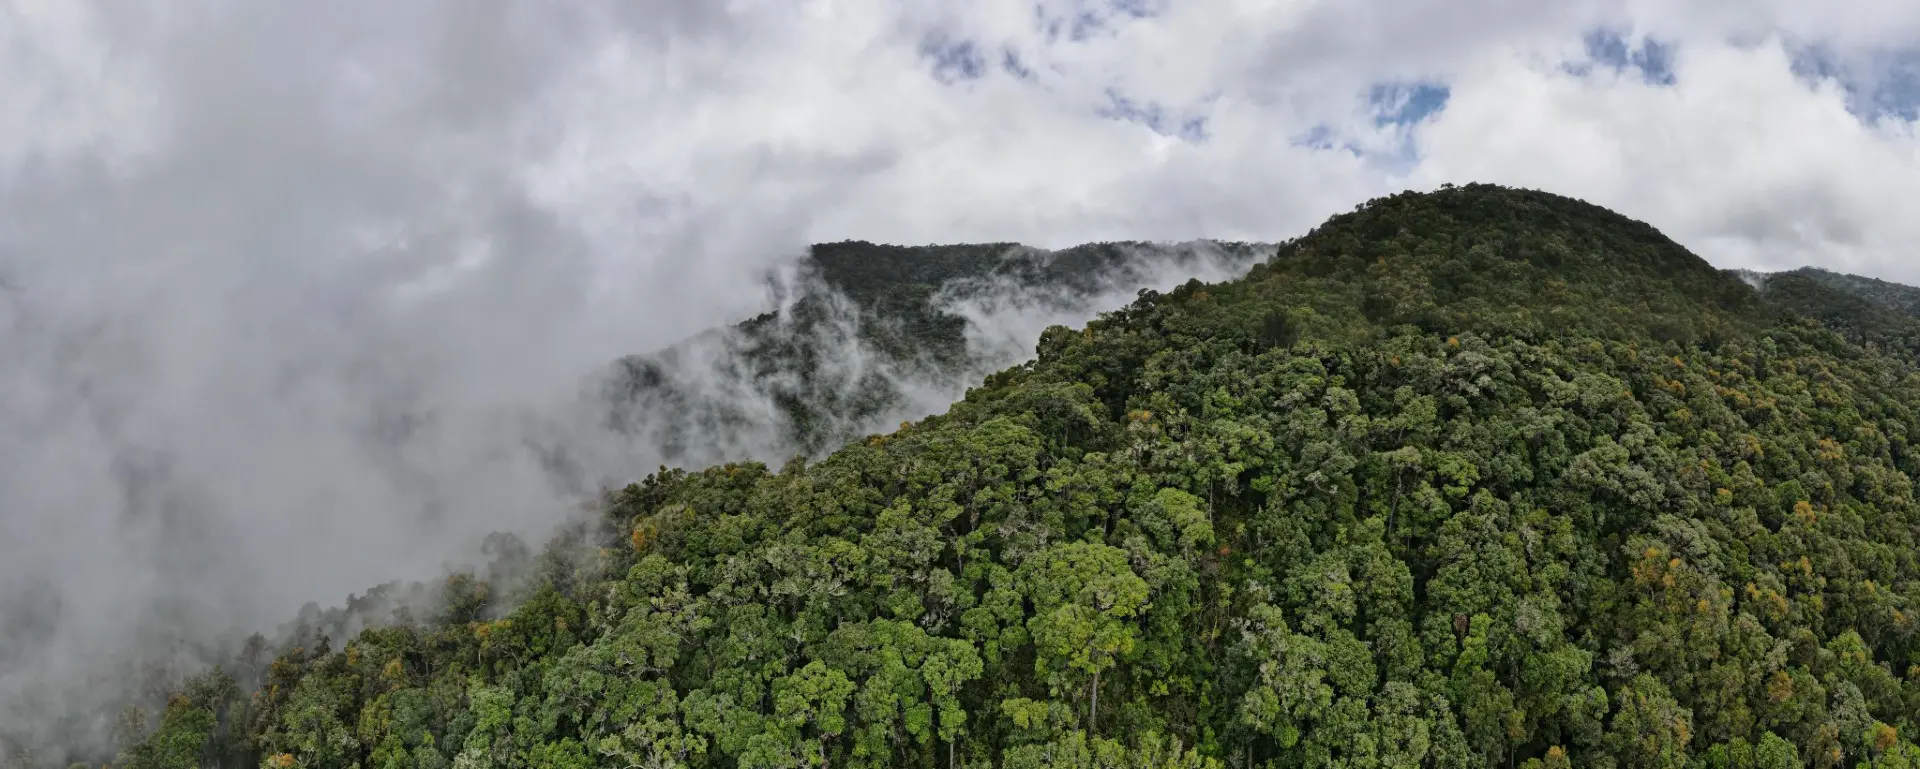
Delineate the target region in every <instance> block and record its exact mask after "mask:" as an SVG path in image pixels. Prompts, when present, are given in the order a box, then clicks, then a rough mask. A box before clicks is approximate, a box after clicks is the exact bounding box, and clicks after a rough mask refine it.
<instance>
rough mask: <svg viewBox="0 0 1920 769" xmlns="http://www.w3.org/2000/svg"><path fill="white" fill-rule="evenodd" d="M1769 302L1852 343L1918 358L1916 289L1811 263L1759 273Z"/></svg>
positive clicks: (1919, 322)
mask: <svg viewBox="0 0 1920 769" xmlns="http://www.w3.org/2000/svg"><path fill="white" fill-rule="evenodd" d="M1761 281H1762V283H1761V286H1762V292H1763V294H1764V295H1765V297H1766V299H1767V301H1769V302H1771V303H1773V304H1775V305H1777V306H1779V307H1780V308H1782V309H1783V310H1785V311H1787V312H1790V313H1794V314H1797V315H1802V316H1805V317H1808V318H1811V319H1814V320H1817V321H1819V322H1820V323H1821V324H1822V325H1824V326H1826V327H1827V328H1830V329H1833V330H1834V331H1836V332H1838V333H1840V334H1841V335H1843V336H1845V337H1846V338H1847V340H1848V341H1850V342H1853V343H1854V344H1858V345H1862V346H1866V347H1871V348H1875V349H1884V350H1886V351H1888V352H1891V353H1894V354H1897V355H1903V356H1905V357H1906V358H1907V359H1909V360H1920V289H1916V288H1911V287H1908V286H1902V285H1900V284H1898V283H1888V282H1886V281H1882V280H1874V279H1872V278H1863V277H1860V276H1857V275H1842V274H1839V273H1834V272H1828V271H1826V270H1821V269H1816V268H1813V267H1802V268H1800V269H1798V270H1791V271H1788V272H1780V273H1774V274H1771V275H1766V276H1763V277H1762V278H1761Z"/></svg>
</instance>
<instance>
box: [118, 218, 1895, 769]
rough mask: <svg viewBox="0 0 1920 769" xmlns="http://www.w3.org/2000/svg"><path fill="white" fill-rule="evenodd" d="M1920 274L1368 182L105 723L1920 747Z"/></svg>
mask: <svg viewBox="0 0 1920 769" xmlns="http://www.w3.org/2000/svg"><path fill="white" fill-rule="evenodd" d="M845 268H846V269H849V270H857V269H862V264H861V263H859V262H857V261H855V262H851V263H849V264H848V265H845ZM876 269H878V268H877V267H876ZM927 269H933V268H932V267H928V268H927ZM1776 280H1777V281H1779V282H1777V283H1776V282H1775V281H1776ZM923 282H924V281H923ZM1888 285H1890V284H1888ZM1894 288H1900V287H1894ZM1886 291H1887V292H1888V293H1889V294H1892V293H1896V292H1894V290H1893V289H1886ZM1911 309H1912V308H1911V307H1908V308H1902V307H1900V306H1899V305H1897V304H1896V303H1891V302H1890V301H1889V300H1887V299H1886V298H1885V297H1884V296H1880V295H1878V294H1875V293H1873V292H1869V291H1865V290H1863V289H1861V288H1860V287H1859V286H1850V285H1849V284H1847V283H1844V282H1841V281H1838V280H1833V279H1829V278H1828V277H1827V276H1822V275H1810V274H1790V275H1783V276H1776V277H1775V278H1770V279H1768V280H1767V282H1766V288H1765V289H1764V290H1756V289H1755V288H1754V287H1753V286H1751V285H1750V284H1749V283H1748V282H1746V281H1744V280H1743V279H1742V278H1741V276H1738V275H1736V274H1733V273H1730V272H1723V271H1720V270H1717V269H1715V268H1713V267H1711V266H1709V265H1708V264H1707V263H1706V262H1705V261H1703V260H1701V259H1699V258H1698V257H1696V256H1694V255H1692V254H1690V253H1688V252H1687V251H1686V250H1685V249H1683V248H1681V247H1680V246H1678V245H1677V244H1675V243H1673V242H1672V241H1670V240H1669V239H1667V238H1666V237H1664V236H1662V235H1661V234H1660V233H1659V232H1657V231H1655V230H1654V229H1653V228H1652V227H1650V226H1648V225H1646V224H1643V223H1640V222H1636V221H1632V220H1629V219H1627V218H1625V217H1622V216H1619V215H1617V214H1614V213H1612V212H1609V211H1606V210H1604V209H1601V208H1599V207H1596V206H1592V205H1588V204H1585V203H1582V202H1579V201H1575V200H1571V199H1568V198H1563V197H1558V196H1554V195H1550V194H1545V193H1540V192H1532V191H1523V190H1516V189H1507V188H1501V187H1495V186H1488V185H1472V186H1467V187H1458V188H1451V187H1450V188H1444V189H1442V190H1440V191H1437V192H1433V193H1426V194H1413V193H1408V194H1401V195H1395V196H1393V197H1389V198H1385V199H1380V200H1375V201H1371V202H1369V203H1367V204H1366V205H1364V206H1362V207H1360V208H1359V209H1358V210H1356V211H1354V212H1351V213H1347V214H1342V215H1340V216H1336V217H1334V218H1333V219H1331V220H1329V221H1328V222H1326V223H1325V224H1324V225H1322V226H1321V227H1319V228H1317V229H1316V230H1314V231H1313V232H1312V233H1310V234H1308V235H1306V236H1304V237H1302V238H1299V239H1296V240H1293V241H1289V242H1287V243H1283V244H1280V245H1278V246H1277V247H1273V254H1272V256H1271V258H1269V259H1267V260H1265V261H1264V262H1262V263H1260V264H1258V265H1257V266H1255V267H1254V268H1253V269H1252V270H1251V272H1249V273H1248V274H1247V275H1246V276H1245V277H1244V278H1242V279H1239V280H1235V281H1231V282H1226V283H1220V284H1214V285H1203V284H1200V283H1198V282H1194V283H1189V284H1187V285H1184V286H1182V287H1180V288H1178V289H1176V290H1173V291H1170V292H1167V293H1164V294H1161V293H1154V292H1142V293H1141V294H1140V296H1139V298H1138V300H1137V301H1135V302H1134V303H1132V304H1131V305H1130V306H1128V307H1124V308H1121V309H1118V310H1115V311H1113V312H1111V313H1108V314H1106V315H1104V316H1102V317H1101V318H1099V319H1098V320H1095V321H1093V322H1091V323H1089V324H1088V325H1087V326H1086V327H1085V328H1082V329H1077V330H1076V329H1069V328H1064V327H1054V328H1052V329H1050V330H1048V331H1047V332H1046V333H1045V335H1044V336H1043V337H1042V338H1041V339H1040V340H1039V343H1038V346H1037V351H1036V352H1037V357H1036V358H1035V359H1034V360H1032V361H1031V362H1029V363H1026V364H1023V365H1020V366H1016V367H1013V368H1010V369H1007V370H1005V371H1002V372H999V373H997V374H994V375H993V376H991V377H989V378H987V379H986V380H985V381H984V382H982V383H981V384H980V386H978V387H977V388H975V389H973V390H972V391H970V392H969V393H968V395H967V396H966V398H965V399H964V400H963V401H961V402H959V403H956V404H954V405H953V407H952V409H951V410H950V411H949V412H947V413H945V414H942V415H939V416H934V417H931V418H928V419H925V420H921V421H919V422H916V423H912V424H908V425H904V426H902V427H901V428H900V429H899V430H898V431H896V432H892V433H890V434H885V435H872V436H868V437H866V438H864V439H860V440H856V441H854V442H851V443H848V444H847V445H845V446H844V447H842V448H839V449H838V450H837V451H833V452H832V453H831V454H830V455H826V456H824V457H823V458H819V459H818V460H817V461H809V460H804V459H795V460H793V461H791V462H788V463H786V464H785V465H783V466H780V467H770V466H765V465H762V464H756V463H736V464H728V465H724V466H718V467H710V468H705V469H700V470H678V469H674V470H667V469H662V470H661V471H660V472H657V473H654V474H652V475H650V476H649V477H647V478H646V479H645V480H643V481H641V482H638V483H635V484H633V485H630V486H627V487H626V488H624V489H620V490H617V491H614V492H611V493H609V494H608V495H607V497H606V499H605V503H604V505H603V506H602V510H601V513H602V515H601V516H600V517H599V518H598V519H597V520H596V521H594V522H591V523H588V524H582V525H579V526H577V527H575V528H573V529H571V530H569V532H568V533H567V534H565V535H564V536H562V537H560V538H559V539H557V540H555V541H554V542H552V543H551V544H549V545H547V546H545V547H544V548H539V549H535V548H529V547H527V546H525V545H523V544H521V543H519V542H518V541H514V540H511V539H508V538H501V539H500V540H498V541H496V543H495V545H496V547H494V548H493V550H494V557H495V559H496V560H495V563H494V565H493V567H492V568H491V569H490V570H483V571H482V572H480V573H476V574H460V575H455V576H453V577H450V578H448V579H447V580H446V582H445V584H443V585H440V586H437V587H436V588H435V589H434V590H432V591H431V596H430V599H428V600H425V602H424V603H422V602H421V599H409V598H408V597H407V596H406V595H405V591H403V590H398V589H392V588H382V589H380V590H376V591H374V592H372V593H369V594H368V595H366V596H357V597H355V598H353V599H352V600H350V601H349V604H348V606H346V607H344V608H342V609H338V610H334V611H331V612H326V613H321V614H319V615H315V616H310V617H308V618H307V622H306V625H305V629H304V630H303V631H302V632H301V633H299V634H298V635H297V636H296V637H295V638H292V639H291V640H290V641H289V642H288V644H287V646H286V647H285V648H269V647H268V646H266V645H265V644H264V642H263V641H260V640H258V639H256V642H255V643H254V644H253V645H252V647H251V649H250V654H248V655H243V657H242V658H241V659H237V660H235V661H234V662H233V664H231V665H229V666H227V667H226V668H224V669H222V670H217V671H212V672H209V673H207V674H206V675H204V676H201V677H199V678H197V679H195V680H193V681H192V682H190V685H188V686H186V687H185V688H183V689H182V690H180V691H179V693H178V694H177V695H175V696H174V697H173V699H172V700H171V702H169V703H168V704H167V706H166V708H165V710H164V712H161V713H158V714H157V715H156V716H155V717H154V719H153V721H152V722H151V723H150V725H148V726H145V727H143V726H142V725H141V724H140V723H139V714H138V713H130V714H129V722H130V724H131V725H130V726H129V729H128V734H129V739H128V741H127V744H126V745H125V746H124V750H123V752H122V754H121V755H120V757H119V759H118V763H117V764H116V765H117V766H124V767H197V766H218V767H255V766H265V767H333V768H340V767H360V768H361V769H374V768H375V767H379V768H382V769H385V768H387V767H563V768H571V767H739V768H741V769H746V768H747V767H755V768H761V767H881V766H887V767H895V766H897V767H946V768H947V769H957V768H958V767H1021V768H1028V767H1031V768H1035V769H1037V768H1039V767H1101V768H1103V769H1106V768H1111V769H1119V768H1120V767H1154V768H1155V769H1174V768H1176V767H1179V768H1182V769H1184V768H1187V767H1194V768H1198V767H1236V768H1247V769H1251V767H1303V768H1304V767H1312V768H1314V769H1319V768H1321V767H1353V768H1355V769H1358V768H1361V767H1380V768H1382V769H1386V768H1388V767H1395V768H1400V767H1405V768H1409V769H1410V768H1412V767H1490V766H1506V767H1531V768H1536V769H1544V768H1546V767H1571V766H1580V767H1622V768H1624V767H1702V768H1703V769H1705V768H1712V769H1747V768H1749V767H1753V768H1760V767H1765V768H1767V769H1773V768H1775V767H1782V768H1784V767H1795V766H1814V767H1835V766H1845V767H1916V766H1920V745H1916V742H1915V739H1916V736H1917V735H1920V638H1916V630H1920V547H1917V545H1920V542H1917V541H1916V540H1917V539H1920V506H1917V505H1916V500H1915V492H1914V483H1913V479H1914V478H1915V477H1920V446H1916V445H1915V443H1916V440H1920V438H1917V437H1916V435H1915V434H1914V432H1915V431H1916V430H1920V414H1917V413H1916V410H1917V409H1920V373H1917V372H1916V367H1915V366H1916V357H1915V354H1914V351H1915V349H1916V348H1915V347H1914V345H1913V343H1912V341H1911V340H1912V339H1915V338H1920V337H1915V336H1911V335H1910V331H1908V329H1910V328H1911V327H1912V325H1913V322H1912V321H1913V318H1912V312H1911ZM936 325H937V324H936ZM142 729H144V731H142Z"/></svg>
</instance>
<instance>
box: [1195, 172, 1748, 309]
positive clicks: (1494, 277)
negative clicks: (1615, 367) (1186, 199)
mask: <svg viewBox="0 0 1920 769" xmlns="http://www.w3.org/2000/svg"><path fill="white" fill-rule="evenodd" d="M1196 290H1198V287H1196V286H1189V287H1187V288H1185V289H1183V291H1177V292H1173V294H1170V295H1169V296H1170V297H1172V298H1174V299H1175V300H1178V299H1180V298H1182V297H1185V296H1188V295H1191V294H1192V293H1194V292H1195V291H1196ZM1202 293H1204V294H1205V295H1206V296H1207V297H1208V298H1209V299H1210V300H1211V301H1212V303H1213V309H1212V311H1210V312H1209V313H1208V314H1209V315H1212V316H1215V317H1212V318H1210V320H1209V322H1210V323H1215V322H1217V323H1221V324H1223V328H1222V330H1223V331H1225V332H1227V333H1238V334H1244V335H1247V336H1249V337H1251V338H1259V337H1261V336H1262V335H1263V334H1265V335H1267V336H1269V337H1271V336H1273V335H1274V333H1275V332H1276V330H1279V329H1282V328H1284V329H1287V331H1286V332H1285V333H1286V334H1288V335H1291V334H1293V333H1307V334H1316V333H1317V334H1326V335H1333V336H1341V337H1344V338H1349V339H1351V338H1352V337H1353V336H1354V335H1355V334H1362V335H1365V334H1371V333H1374V332H1375V331H1377V330H1379V329H1382V328H1386V327H1392V326H1398V325H1413V326H1417V327H1419V328H1421V329H1423V330H1428V331H1436V332H1438V331H1448V332H1452V331H1466V330H1476V331H1483V332H1493V333H1512V334H1518V335H1521V336H1525V337H1537V336H1540V335H1543V334H1547V333H1552V332H1556V331H1560V330H1565V329H1570V328H1579V329H1585V330H1589V331H1593V332H1596V333H1600V334H1603V335H1606V336H1630V337H1652V338H1655V339H1659V340H1673V341H1680V342H1695V341H1708V340H1711V339H1713V338H1716V337H1722V338H1723V337H1726V336H1728V335H1732V334H1737V333H1741V332H1744V331H1750V330H1751V329H1752V328H1753V327H1754V326H1755V325H1756V324H1757V323H1760V322H1762V320H1763V315H1764V313H1763V304H1762V303H1761V301H1760V296H1759V294H1758V293H1757V292H1756V291H1754V289H1753V288H1752V287H1751V286H1748V285H1747V284H1746V283H1744V282H1742V281H1741V280H1739V279H1738V278H1737V277H1735V276H1733V275H1730V274H1728V273H1725V272H1723V271H1721V270H1719V269H1716V268H1714V267H1713V266H1712V265H1710V264H1708V263H1707V262H1706V260H1704V259H1701V258H1700V257H1699V256H1696V255H1695V254H1693V253H1692V252H1690V251H1688V250H1687V249H1686V248H1684V247H1682V246H1681V245H1680V244H1678V243H1675V242H1674V241H1673V240H1672V239H1670V238H1668V237H1666V236H1665V235H1663V234H1661V233H1660V231H1659V230H1657V229H1655V228H1653V227H1652V226H1651V225H1648V224H1646V223H1645V222H1641V221H1638V220H1635V219H1631V218H1628V217H1626V216H1623V215H1621V214H1618V213H1616V212H1613V211H1610V210H1608V209H1606V208H1602V207H1600V206H1597V205H1593V204H1591V203H1587V202H1584V201H1581V200H1577V199H1574V198H1569V197H1565V196H1562V195H1555V194H1552V193H1547V192H1540V191H1536V190H1525V189H1515V188H1510V187H1502V186H1498V185H1493V184H1469V185H1465V186H1459V187H1443V188H1441V189H1439V190H1435V191H1432V192H1404V193H1400V194H1396V195H1392V196H1388V197H1384V198H1376V199H1373V200H1370V201H1367V202H1366V203H1363V204H1361V205H1359V206H1357V207H1356V208H1355V209H1354V210H1353V211H1351V212H1348V213H1343V214H1339V215H1337V216H1334V217H1332V218H1330V219H1328V220H1327V221H1326V222H1325V223H1323V224H1321V225H1320V226H1318V227H1315V228H1314V229H1313V230H1312V231H1310V232H1308V233H1307V234H1306V235H1304V236H1302V237H1300V238H1296V239H1293V240H1290V241H1287V242H1285V243H1282V244H1281V245H1280V246H1279V248H1278V249H1277V251H1276V253H1275V254H1274V256H1273V257H1272V258H1271V259H1270V260H1268V262H1267V263H1266V264H1263V265H1259V266H1256V267H1254V268H1253V270H1252V271H1251V272H1250V273H1249V274H1248V275H1247V277H1246V279H1245V280H1241V281H1235V282H1231V283H1227V284H1222V285H1218V286H1208V287H1205V289H1204V291H1203V292H1202ZM1283 308H1284V309H1283ZM1194 309H1195V310H1196V311H1199V308H1194ZM1275 313H1280V315H1279V316H1278V317H1276V316H1275ZM1236 314H1237V315H1240V316H1243V317H1239V318H1238V319H1235V318H1233V317H1231V316H1233V315H1236ZM1268 341H1282V340H1281V339H1269V340H1268Z"/></svg>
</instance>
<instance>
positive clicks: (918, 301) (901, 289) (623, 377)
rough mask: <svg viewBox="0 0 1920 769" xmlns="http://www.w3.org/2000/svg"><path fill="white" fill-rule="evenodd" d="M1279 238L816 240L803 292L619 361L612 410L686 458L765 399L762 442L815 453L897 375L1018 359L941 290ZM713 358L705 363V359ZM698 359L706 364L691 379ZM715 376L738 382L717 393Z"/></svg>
mask: <svg viewBox="0 0 1920 769" xmlns="http://www.w3.org/2000/svg"><path fill="white" fill-rule="evenodd" d="M1271 250H1272V247H1271V246H1262V245H1259V244H1252V243H1215V242H1202V243H1190V244H1181V245H1177V246H1169V245H1165V244H1153V243H1139V242H1128V243H1093V244H1088V245H1083V246H1076V247H1074V248H1069V249H1064V250H1060V251H1045V250H1040V249H1035V248H1029V247H1026V246H1021V245H1018V244H1013V243H987V244H973V245H959V246H889V245H877V244H873V243H868V242H865V241H845V242H840V243H828V244H822V245H817V246H814V247H813V249H812V250H811V251H810V253H809V254H808V257H807V259H806V260H804V261H803V262H802V264H801V265H800V268H801V274H802V275H803V276H804V277H802V279H801V280H800V281H799V282H798V283H797V284H796V285H794V286H788V287H786V288H787V289H788V290H792V291H797V292H798V295H797V296H793V297H790V300H791V301H790V302H789V303H788V304H786V305H785V306H784V307H783V308H782V309H780V310H776V311H773V312H768V313H765V314H762V315H760V316H758V317H755V318H753V319H751V320H748V321H745V322H743V323H740V324H739V325H737V326H735V327H733V328H731V329H724V330H715V331H712V332H709V333H708V334H705V335H702V336H701V337H697V338H696V339H694V340H691V341H690V342H688V343H683V344H681V345H678V346H676V347H673V348H669V349H667V350H664V351H661V352H659V353H655V354H651V355H639V356H630V357H628V358H625V359H622V360H620V361H618V362H617V363H616V364H615V366H614V372H613V376H612V377H611V380H610V381H609V382H608V383H607V384H606V388H607V389H606V395H607V397H608V399H609V401H610V405H611V410H612V421H613V422H614V424H615V425H616V426H618V427H620V428H621V429H623V430H626V431H629V432H641V431H645V430H649V429H651V430H654V431H655V434H654V436H653V437H654V438H655V439H656V440H658V441H659V442H660V443H661V444H662V445H663V446H664V447H665V448H666V450H667V454H668V456H669V458H670V459H675V460H678V459H680V458H682V457H683V456H684V453H683V452H684V449H685V448H687V445H688V444H689V443H692V442H711V440H712V436H715V435H722V434H739V433H747V432H751V431H754V430H756V429H759V430H765V429H766V428H768V427H769V425H766V424H765V422H766V414H765V413H764V412H762V411H759V410H756V408H757V407H761V406H769V407H771V408H772V409H773V410H774V411H775V412H777V414H778V416H779V419H780V420H781V424H778V425H772V426H771V427H772V428H773V430H772V434H769V435H765V436H764V439H765V441H766V442H768V443H774V444H778V446H779V448H780V449H782V450H786V449H790V450H792V451H794V452H796V453H801V454H806V455H808V456H818V455H820V454H824V453H826V452H827V451H828V450H831V449H833V448H835V447H838V446H839V445H841V444H843V443H845V442H847V441H849V440H852V439H853V438H855V437H858V436H859V435H860V434H862V433H863V432H864V431H865V430H866V429H870V427H871V423H872V421H873V420H874V419H875V418H877V417H880V416H881V415H883V414H886V413H888V412H889V411H891V410H894V409H897V408H899V407H900V406H901V405H902V404H903V403H904V401H905V395H904V394H903V393H902V392H901V383H902V380H903V379H909V378H911V379H917V380H919V381H942V382H951V381H955V380H958V379H959V378H960V377H962V376H967V375H969V372H977V371H981V370H991V369H992V368H999V367H1000V366H1002V365H1004V364H1005V363H1007V362H1010V361H1006V360H999V359H992V358H985V357H983V352H982V351H978V350H969V349H968V347H967V340H966V330H967V328H966V320H965V319H964V318H962V317H961V316H959V315H956V314H954V313H953V312H951V311H949V310H948V309H947V308H946V306H945V305H944V303H943V302H944V301H955V300H965V299H969V298H981V297H990V298H991V297H997V296H999V294H1000V292H1002V291H1004V289H1006V288H1007V287H1010V286H1011V287H1018V288H1019V289H1020V290H1021V291H1022V292H1024V294H1025V297H1023V298H1032V299H1036V300H1040V301H1050V302H1053V303H1064V304H1067V305H1072V304H1074V303H1075V302H1078V301H1085V300H1087V299H1089V298H1091V297H1093V296H1097V295H1099V294H1100V293H1101V292H1102V291H1106V290H1111V289H1112V288H1113V287H1115V286H1127V287H1137V286H1138V285H1140V284H1141V283H1144V282H1146V281H1147V279H1148V276H1149V275H1150V274H1152V273H1155V272H1158V271H1161V270H1165V269H1167V268H1170V267H1173V268H1177V267H1179V266H1181V265H1187V266H1189V267H1191V266H1194V263H1195V262H1197V261H1199V260H1200V259H1202V258H1205V255H1207V254H1217V255H1219V256H1220V257H1222V258H1223V259H1225V260H1227V261H1229V262H1230V263H1240V264H1251V263H1252V262H1253V261H1254V260H1255V259H1256V258H1258V256H1259V255H1264V254H1267V253H1270V252H1271ZM702 345H705V347H704V348H702V347H701V346H702ZM856 347H857V348H858V349H856ZM703 356H712V359H711V360H700V359H701V358H702V357H703ZM708 366H711V367H712V368H713V370H712V371H711V372H707V371H704V367H708ZM690 369H702V370H701V371H699V372H698V373H697V374H695V375H693V376H691V377H689V376H688V374H689V373H690V371H689V370H690ZM714 380H724V381H727V382H729V383H731V384H732V387H733V388H734V391H732V392H728V393H726V394H723V395H722V396H720V397H712V396H711V395H710V394H709V393H708V391H709V390H712V389H713V382H714ZM743 394H744V395H745V396H746V397H744V398H743V397H742V395H743ZM756 397H764V398H765V399H766V400H767V403H765V404H761V403H757V402H754V398H756ZM663 416H664V417H665V419H664V422H665V423H664V424H661V423H660V422H661V421H662V417H663ZM650 420H652V421H650ZM752 448H755V449H764V448H765V447H764V446H758V445H756V446H752Z"/></svg>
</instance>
